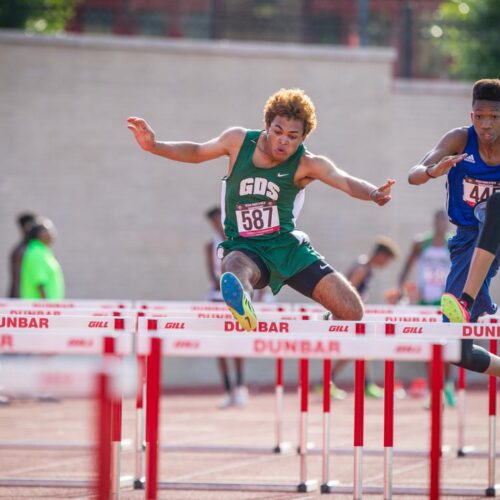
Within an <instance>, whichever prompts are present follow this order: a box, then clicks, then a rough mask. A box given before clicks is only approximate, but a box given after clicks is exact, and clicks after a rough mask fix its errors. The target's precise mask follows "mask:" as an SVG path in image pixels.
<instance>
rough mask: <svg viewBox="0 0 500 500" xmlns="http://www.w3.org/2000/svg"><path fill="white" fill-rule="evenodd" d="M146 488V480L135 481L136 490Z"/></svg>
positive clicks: (142, 478)
mask: <svg viewBox="0 0 500 500" xmlns="http://www.w3.org/2000/svg"><path fill="white" fill-rule="evenodd" d="M145 486H146V478H145V477H141V478H136V479H134V490H143V489H144V488H145Z"/></svg>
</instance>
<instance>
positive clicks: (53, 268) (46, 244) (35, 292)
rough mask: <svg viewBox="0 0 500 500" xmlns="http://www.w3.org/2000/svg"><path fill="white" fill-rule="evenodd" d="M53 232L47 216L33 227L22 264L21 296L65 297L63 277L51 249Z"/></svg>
mask: <svg viewBox="0 0 500 500" xmlns="http://www.w3.org/2000/svg"><path fill="white" fill-rule="evenodd" d="M54 234H55V230H54V225H53V224H52V222H51V221H49V220H48V219H44V220H42V221H37V223H36V224H35V225H34V226H33V227H32V229H31V230H30V233H29V241H28V245H27V246H26V250H25V252H24V256H23V260H22V263H21V289H20V297H21V298H22V299H63V298H64V276H63V273H62V269H61V266H60V265H59V262H58V261H57V259H56V258H55V256H54V253H53V252H52V249H51V248H50V246H51V244H52V242H53V240H54Z"/></svg>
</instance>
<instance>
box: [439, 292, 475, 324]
mask: <svg viewBox="0 0 500 500" xmlns="http://www.w3.org/2000/svg"><path fill="white" fill-rule="evenodd" d="M441 311H442V313H443V316H446V317H447V318H448V320H449V321H450V323H470V313H469V311H467V308H466V307H465V305H464V304H463V303H462V302H461V301H460V300H459V299H457V298H456V297H455V296H454V295H452V294H451V293H445V294H443V296H442V297H441Z"/></svg>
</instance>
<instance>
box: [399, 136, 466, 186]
mask: <svg viewBox="0 0 500 500" xmlns="http://www.w3.org/2000/svg"><path fill="white" fill-rule="evenodd" d="M466 143H467V129H466V128H456V129H453V130H450V131H449V132H448V133H447V134H445V135H444V136H443V137H442V138H441V140H440V141H439V142H438V143H437V144H436V146H435V147H434V148H433V149H431V150H430V151H429V152H428V153H427V154H426V155H425V156H424V157H423V158H422V160H420V162H419V163H418V164H417V165H414V166H413V167H411V168H410V172H409V174H408V182H409V183H410V184H425V183H426V182H427V181H428V180H430V179H435V178H437V177H441V176H442V175H446V174H447V173H448V172H449V171H450V169H452V168H453V167H454V166H455V165H456V164H457V163H459V162H461V161H462V160H463V159H464V158H465V157H466V156H467V154H463V153H462V151H463V150H464V149H465V145H466Z"/></svg>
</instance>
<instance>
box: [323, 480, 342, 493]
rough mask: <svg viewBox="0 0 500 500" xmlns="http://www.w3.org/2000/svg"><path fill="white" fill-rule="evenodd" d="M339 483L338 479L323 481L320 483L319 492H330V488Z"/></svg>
mask: <svg viewBox="0 0 500 500" xmlns="http://www.w3.org/2000/svg"><path fill="white" fill-rule="evenodd" d="M339 484H340V482H339V481H328V482H327V483H323V484H322V485H321V493H330V492H331V490H332V488H334V487H335V486H338V485H339Z"/></svg>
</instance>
